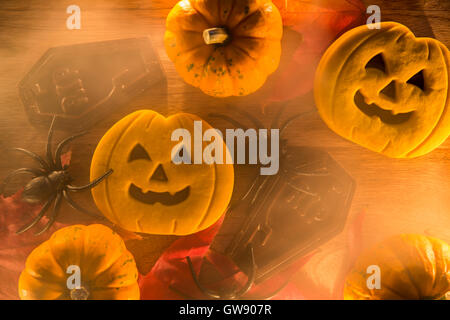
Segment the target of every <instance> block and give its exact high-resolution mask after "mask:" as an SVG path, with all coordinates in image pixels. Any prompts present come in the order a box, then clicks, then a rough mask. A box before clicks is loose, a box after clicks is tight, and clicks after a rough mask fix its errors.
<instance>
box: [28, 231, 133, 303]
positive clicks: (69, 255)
mask: <svg viewBox="0 0 450 320" xmlns="http://www.w3.org/2000/svg"><path fill="white" fill-rule="evenodd" d="M137 277H138V271H137V268H136V263H135V261H134V258H133V256H132V255H131V253H130V252H128V250H127V249H126V247H125V244H124V242H123V241H122V239H121V238H120V237H119V235H117V234H116V233H115V232H113V231H112V230H111V229H109V228H108V227H105V226H104V225H98V224H97V225H90V226H83V225H75V226H70V227H66V228H62V229H60V230H58V231H56V232H55V233H54V234H53V235H52V236H51V237H50V239H49V240H47V241H45V242H44V243H42V244H41V245H40V246H38V247H37V248H35V249H34V250H33V251H32V252H31V254H30V255H29V256H28V258H27V261H26V265H25V269H24V270H23V271H22V274H21V275H20V278H19V295H20V298H21V299H23V300H71V299H72V300H139V286H138V283H137ZM77 278H78V279H77ZM77 282H78V283H77Z"/></svg>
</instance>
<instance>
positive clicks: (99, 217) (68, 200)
mask: <svg viewBox="0 0 450 320" xmlns="http://www.w3.org/2000/svg"><path fill="white" fill-rule="evenodd" d="M63 197H64V199H66V201H67V202H68V203H69V205H70V206H71V207H72V208H73V209H75V210H77V211H79V212H81V213H84V214H85V215H88V216H91V217H93V218H97V219H102V220H105V219H106V218H105V217H103V216H100V215H98V214H95V213H93V212H90V211H88V210H86V209H84V208H82V207H81V206H80V205H78V204H77V203H76V202H75V201H73V199H72V198H71V197H70V195H69V193H68V192H67V190H63Z"/></svg>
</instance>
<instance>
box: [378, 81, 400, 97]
mask: <svg viewBox="0 0 450 320" xmlns="http://www.w3.org/2000/svg"><path fill="white" fill-rule="evenodd" d="M381 93H382V94H384V95H385V96H386V97H389V98H390V99H392V100H395V99H396V98H397V83H396V81H395V80H392V81H391V82H390V83H389V84H388V85H387V86H386V87H385V88H384V89H383V90H381Z"/></svg>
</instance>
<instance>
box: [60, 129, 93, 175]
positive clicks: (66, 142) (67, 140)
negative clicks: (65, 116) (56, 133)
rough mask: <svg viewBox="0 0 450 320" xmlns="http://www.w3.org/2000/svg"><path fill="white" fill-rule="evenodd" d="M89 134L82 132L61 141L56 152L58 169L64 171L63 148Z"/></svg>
mask: <svg viewBox="0 0 450 320" xmlns="http://www.w3.org/2000/svg"><path fill="white" fill-rule="evenodd" d="M86 133H87V131H84V132H80V133H78V134H76V135H73V136H71V137H68V138H67V139H65V140H63V141H61V143H60V144H58V147H56V152H55V166H56V168H57V169H60V170H61V169H63V168H62V164H61V154H62V151H63V148H64V147H65V146H66V145H67V144H68V143H70V142H72V141H73V140H74V139H76V138H79V137H81V136H83V135H85V134H86Z"/></svg>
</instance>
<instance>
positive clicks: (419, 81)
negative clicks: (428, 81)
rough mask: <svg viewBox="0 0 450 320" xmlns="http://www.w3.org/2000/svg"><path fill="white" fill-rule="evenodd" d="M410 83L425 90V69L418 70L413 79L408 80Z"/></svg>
mask: <svg viewBox="0 0 450 320" xmlns="http://www.w3.org/2000/svg"><path fill="white" fill-rule="evenodd" d="M407 83H409V84H412V85H414V86H416V87H417V88H420V89H421V90H422V91H425V78H424V76H423V70H421V71H419V72H417V73H416V74H415V75H414V76H412V78H411V79H409V80H408V82H407Z"/></svg>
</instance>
